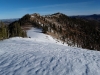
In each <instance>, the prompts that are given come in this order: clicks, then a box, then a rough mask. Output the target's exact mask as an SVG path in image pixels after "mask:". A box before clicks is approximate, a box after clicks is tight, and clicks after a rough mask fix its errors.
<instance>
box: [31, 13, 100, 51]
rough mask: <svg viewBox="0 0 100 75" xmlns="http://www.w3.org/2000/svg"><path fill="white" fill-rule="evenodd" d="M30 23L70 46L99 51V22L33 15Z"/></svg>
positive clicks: (62, 16) (54, 15)
mask: <svg viewBox="0 0 100 75" xmlns="http://www.w3.org/2000/svg"><path fill="white" fill-rule="evenodd" d="M31 21H32V22H33V21H34V22H35V25H36V24H37V26H38V27H42V29H43V32H45V33H47V34H49V35H52V36H53V37H55V38H57V39H60V40H62V41H63V42H64V43H67V44H68V45H70V46H77V47H82V48H88V49H91V50H92V49H95V50H100V22H99V21H95V20H86V19H83V18H71V17H68V16H67V15H65V14H62V13H55V14H52V15H45V16H40V15H39V14H33V15H31ZM39 25H40V26H39Z"/></svg>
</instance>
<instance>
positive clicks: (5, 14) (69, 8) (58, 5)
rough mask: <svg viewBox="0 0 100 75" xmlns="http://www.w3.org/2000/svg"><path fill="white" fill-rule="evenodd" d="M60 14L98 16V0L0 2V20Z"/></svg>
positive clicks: (99, 3)
mask: <svg viewBox="0 0 100 75" xmlns="http://www.w3.org/2000/svg"><path fill="white" fill-rule="evenodd" d="M56 12H61V13H64V14H66V15H89V14H100V0H0V19H8V18H20V17H22V16H23V15H25V14H27V13H28V14H32V13H39V14H41V15H45V14H53V13H56Z"/></svg>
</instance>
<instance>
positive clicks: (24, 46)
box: [0, 28, 100, 75]
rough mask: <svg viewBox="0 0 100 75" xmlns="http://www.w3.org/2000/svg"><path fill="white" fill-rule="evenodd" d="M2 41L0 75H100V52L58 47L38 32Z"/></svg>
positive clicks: (53, 41) (59, 44) (0, 46)
mask: <svg viewBox="0 0 100 75" xmlns="http://www.w3.org/2000/svg"><path fill="white" fill-rule="evenodd" d="M27 33H28V36H29V37H31V38H21V37H16V38H10V39H7V40H4V41H0V75H100V52H98V51H91V50H86V49H81V48H76V47H69V46H64V45H62V44H61V43H57V42H56V41H55V40H54V39H53V38H52V37H50V36H49V35H45V34H42V33H41V31H40V30H38V29H34V28H33V29H31V30H29V31H28V32H27Z"/></svg>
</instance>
